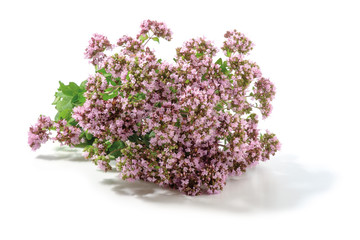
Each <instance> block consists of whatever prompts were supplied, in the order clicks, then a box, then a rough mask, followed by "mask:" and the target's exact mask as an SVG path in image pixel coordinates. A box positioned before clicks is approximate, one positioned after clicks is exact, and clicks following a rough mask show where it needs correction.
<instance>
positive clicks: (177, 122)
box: [175, 118, 181, 128]
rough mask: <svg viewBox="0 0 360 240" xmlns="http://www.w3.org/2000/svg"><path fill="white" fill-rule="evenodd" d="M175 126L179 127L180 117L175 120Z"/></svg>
mask: <svg viewBox="0 0 360 240" xmlns="http://www.w3.org/2000/svg"><path fill="white" fill-rule="evenodd" d="M175 126H176V127H178V128H179V127H181V123H180V118H178V119H177V120H176V123H175Z"/></svg>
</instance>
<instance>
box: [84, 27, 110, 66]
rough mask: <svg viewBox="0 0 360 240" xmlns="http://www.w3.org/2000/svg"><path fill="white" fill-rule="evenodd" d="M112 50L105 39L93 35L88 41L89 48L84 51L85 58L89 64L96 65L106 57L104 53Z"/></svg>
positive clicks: (98, 35)
mask: <svg viewBox="0 0 360 240" xmlns="http://www.w3.org/2000/svg"><path fill="white" fill-rule="evenodd" d="M112 48H113V46H112V45H111V44H110V42H109V40H108V39H107V37H105V36H103V35H100V34H97V33H95V34H94V35H93V37H92V38H91V39H90V41H89V46H88V47H87V48H86V49H85V53H84V54H85V58H87V59H91V61H90V63H92V64H93V65H97V64H99V62H101V61H102V60H103V59H104V57H106V55H105V53H104V51H105V50H107V49H112Z"/></svg>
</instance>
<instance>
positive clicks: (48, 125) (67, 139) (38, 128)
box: [28, 115, 81, 151]
mask: <svg viewBox="0 0 360 240" xmlns="http://www.w3.org/2000/svg"><path fill="white" fill-rule="evenodd" d="M51 130H55V131H56V132H57V135H56V136H55V137H53V138H51V137H50V136H51ZM80 134H81V129H80V128H77V127H74V126H68V124H67V122H66V120H60V121H57V122H54V121H52V120H51V119H50V117H46V116H42V115H41V116H40V117H39V119H38V121H37V123H36V124H35V125H34V126H31V127H30V130H29V133H28V135H29V136H28V144H29V146H30V147H31V148H32V150H33V151H35V150H37V149H39V148H40V146H41V144H43V143H46V142H47V141H48V140H50V139H51V140H53V141H59V142H60V143H62V144H64V145H68V146H75V145H77V144H79V143H80V141H81V138H80Z"/></svg>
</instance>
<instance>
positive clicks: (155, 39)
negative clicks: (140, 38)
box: [152, 37, 160, 43]
mask: <svg viewBox="0 0 360 240" xmlns="http://www.w3.org/2000/svg"><path fill="white" fill-rule="evenodd" d="M152 40H154V41H155V42H158V43H160V41H159V38H158V37H153V38H152Z"/></svg>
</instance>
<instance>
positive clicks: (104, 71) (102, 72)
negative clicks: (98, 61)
mask: <svg viewBox="0 0 360 240" xmlns="http://www.w3.org/2000/svg"><path fill="white" fill-rule="evenodd" d="M96 72H98V73H101V74H103V75H104V74H105V73H106V70H105V68H101V69H99V70H97V71H96Z"/></svg>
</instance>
